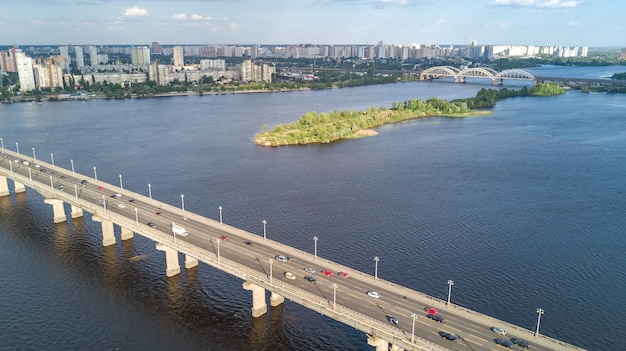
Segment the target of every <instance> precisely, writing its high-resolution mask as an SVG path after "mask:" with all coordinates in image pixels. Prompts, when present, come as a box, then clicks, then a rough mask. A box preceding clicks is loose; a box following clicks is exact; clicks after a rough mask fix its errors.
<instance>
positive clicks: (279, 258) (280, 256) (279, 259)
mask: <svg viewBox="0 0 626 351" xmlns="http://www.w3.org/2000/svg"><path fill="white" fill-rule="evenodd" d="M274 258H275V259H276V261H280V262H287V256H283V255H277V256H276V257H274Z"/></svg>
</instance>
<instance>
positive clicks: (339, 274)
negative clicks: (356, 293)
mask: <svg viewBox="0 0 626 351" xmlns="http://www.w3.org/2000/svg"><path fill="white" fill-rule="evenodd" d="M337 275H338V276H340V277H344V278H348V277H349V276H350V274H348V273H346V272H339V273H337Z"/></svg>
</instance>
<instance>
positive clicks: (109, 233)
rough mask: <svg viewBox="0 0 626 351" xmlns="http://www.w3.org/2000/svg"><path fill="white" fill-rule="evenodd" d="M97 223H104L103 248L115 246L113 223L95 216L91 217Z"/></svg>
mask: <svg viewBox="0 0 626 351" xmlns="http://www.w3.org/2000/svg"><path fill="white" fill-rule="evenodd" d="M91 219H93V220H94V221H95V222H101V223H102V246H111V245H115V234H113V222H111V221H109V220H107V219H104V218H101V217H98V216H97V215H93V216H92V217H91Z"/></svg>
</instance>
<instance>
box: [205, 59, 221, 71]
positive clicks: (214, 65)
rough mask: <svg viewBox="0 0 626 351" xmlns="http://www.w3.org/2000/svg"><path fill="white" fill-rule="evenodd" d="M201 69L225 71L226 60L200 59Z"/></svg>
mask: <svg viewBox="0 0 626 351" xmlns="http://www.w3.org/2000/svg"><path fill="white" fill-rule="evenodd" d="M200 70H201V71H225V70H226V61H224V60H200Z"/></svg>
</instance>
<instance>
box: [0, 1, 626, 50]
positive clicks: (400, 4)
mask: <svg viewBox="0 0 626 351" xmlns="http://www.w3.org/2000/svg"><path fill="white" fill-rule="evenodd" d="M625 14H626V1H624V0H137V1H126V0H0V45H19V46H27V45H66V44H73V45H150V43H152V42H154V41H156V42H159V43H160V44H162V45H174V44H176V45H192V44H241V45H250V44H260V45H263V44H334V45H338V44H377V43H378V42H379V41H382V42H384V43H386V44H398V45H404V44H412V43H415V44H432V45H463V44H469V43H470V42H471V41H473V40H475V41H476V42H477V43H478V44H479V45H535V46H557V45H561V46H570V47H574V46H578V47H582V46H588V47H626V15H625Z"/></svg>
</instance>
